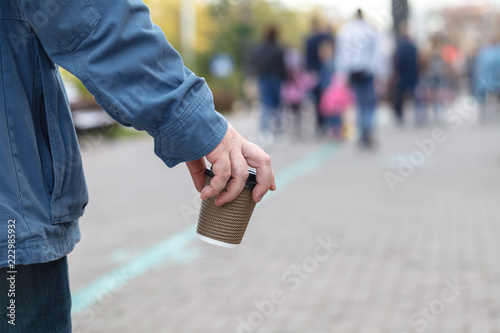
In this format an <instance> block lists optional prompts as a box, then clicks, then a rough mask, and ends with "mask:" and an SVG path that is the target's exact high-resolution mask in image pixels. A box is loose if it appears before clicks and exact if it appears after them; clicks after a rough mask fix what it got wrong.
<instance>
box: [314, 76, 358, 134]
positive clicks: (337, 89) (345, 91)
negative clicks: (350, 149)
mask: <svg viewBox="0 0 500 333" xmlns="http://www.w3.org/2000/svg"><path fill="white" fill-rule="evenodd" d="M353 101H354V98H353V96H352V93H351V90H350V89H349V86H348V82H347V78H346V76H345V74H344V73H342V72H340V71H339V72H337V73H335V74H332V78H331V80H330V84H329V85H328V87H327V88H326V89H325V90H324V91H323V93H322V95H321V100H320V104H319V110H320V112H321V115H322V116H323V117H324V118H325V121H326V123H327V126H328V129H329V137H330V138H331V139H334V140H337V141H341V140H342V139H344V134H343V128H342V125H343V121H342V117H343V115H344V113H345V112H346V111H347V108H348V107H349V106H350V105H351V103H352V102H353Z"/></svg>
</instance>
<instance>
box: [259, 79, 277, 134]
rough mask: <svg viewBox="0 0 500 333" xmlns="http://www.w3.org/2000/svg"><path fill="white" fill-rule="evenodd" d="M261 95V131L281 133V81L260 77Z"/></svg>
mask: <svg viewBox="0 0 500 333" xmlns="http://www.w3.org/2000/svg"><path fill="white" fill-rule="evenodd" d="M258 83H259V94H260V100H261V102H262V117H261V123H260V129H261V131H269V130H270V131H271V132H273V133H275V134H276V133H278V132H280V131H281V115H280V114H279V106H280V104H281V99H280V97H281V96H280V94H281V79H280V78H278V77H275V76H272V75H261V76H259V81H258Z"/></svg>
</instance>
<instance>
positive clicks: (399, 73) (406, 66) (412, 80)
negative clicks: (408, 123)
mask: <svg viewBox="0 0 500 333" xmlns="http://www.w3.org/2000/svg"><path fill="white" fill-rule="evenodd" d="M418 70H419V61H418V51H417V47H416V46H415V44H414V43H413V41H412V40H411V37H410V34H409V31H408V23H407V22H402V23H401V25H400V28H399V35H398V39H397V46H396V52H395V53H394V73H395V74H396V87H395V88H396V98H395V103H394V111H395V114H396V121H397V123H398V125H402V124H403V123H404V113H403V107H404V99H405V97H406V95H408V96H410V97H411V99H412V100H413V103H414V108H415V119H416V122H417V125H423V124H424V122H425V115H424V114H423V110H421V108H420V107H419V101H418V98H417V96H416V89H417V84H418V80H419V73H418Z"/></svg>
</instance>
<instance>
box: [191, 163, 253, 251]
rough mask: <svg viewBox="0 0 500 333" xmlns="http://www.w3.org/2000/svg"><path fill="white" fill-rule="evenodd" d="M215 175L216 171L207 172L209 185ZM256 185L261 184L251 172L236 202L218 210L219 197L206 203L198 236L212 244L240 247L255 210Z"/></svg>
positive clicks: (204, 203)
mask: <svg viewBox="0 0 500 333" xmlns="http://www.w3.org/2000/svg"><path fill="white" fill-rule="evenodd" d="M213 176H214V174H213V172H212V170H209V169H207V170H206V171H205V186H207V185H209V184H210V180H211V179H212V177H213ZM255 185H257V178H256V175H255V172H253V171H249V176H248V179H247V181H246V183H245V188H244V189H243V191H241V193H240V194H239V195H238V196H237V197H236V198H235V199H234V200H233V201H231V202H228V203H226V204H224V205H222V206H220V207H217V206H216V205H215V197H212V198H208V199H206V200H204V201H203V202H202V203H201V209H200V216H199V218H198V228H197V229H196V233H197V237H198V238H199V239H200V240H202V241H205V242H207V243H210V244H214V245H218V246H223V247H227V248H237V247H238V245H239V244H240V243H241V240H242V239H243V235H244V234H245V231H246V229H247V225H248V222H249V221H250V217H251V216H252V213H253V210H254V208H255V202H254V201H253V199H252V190H253V188H254V187H255Z"/></svg>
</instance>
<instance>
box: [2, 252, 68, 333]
mask: <svg viewBox="0 0 500 333" xmlns="http://www.w3.org/2000/svg"><path fill="white" fill-rule="evenodd" d="M14 270H15V271H17V273H15V274H11V273H8V272H9V271H11V270H10V269H9V268H0V307H1V309H2V310H1V311H2V313H3V315H2V318H1V319H0V332H5V333H10V332H13V333H14V332H15V333H18V332H19V333H70V332H71V294H70V289H69V276H68V263H67V259H66V257H63V258H61V259H58V260H55V261H51V262H47V263H43V264H32V265H26V266H22V265H19V266H16V267H15V268H14ZM12 276H14V279H11V280H7V278H11V277H12ZM11 291H12V292H14V293H15V295H12V294H11V295H10V296H9V292H11ZM12 300H14V301H15V303H14V305H15V310H14V311H15V321H13V322H14V323H15V325H12V324H9V321H11V320H12V318H14V317H13V316H12V310H10V309H8V307H9V306H10V307H11V308H12V306H11V305H10V304H11V303H12ZM9 314H11V315H10V316H8V315H9ZM11 322H12V321H11Z"/></svg>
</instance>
